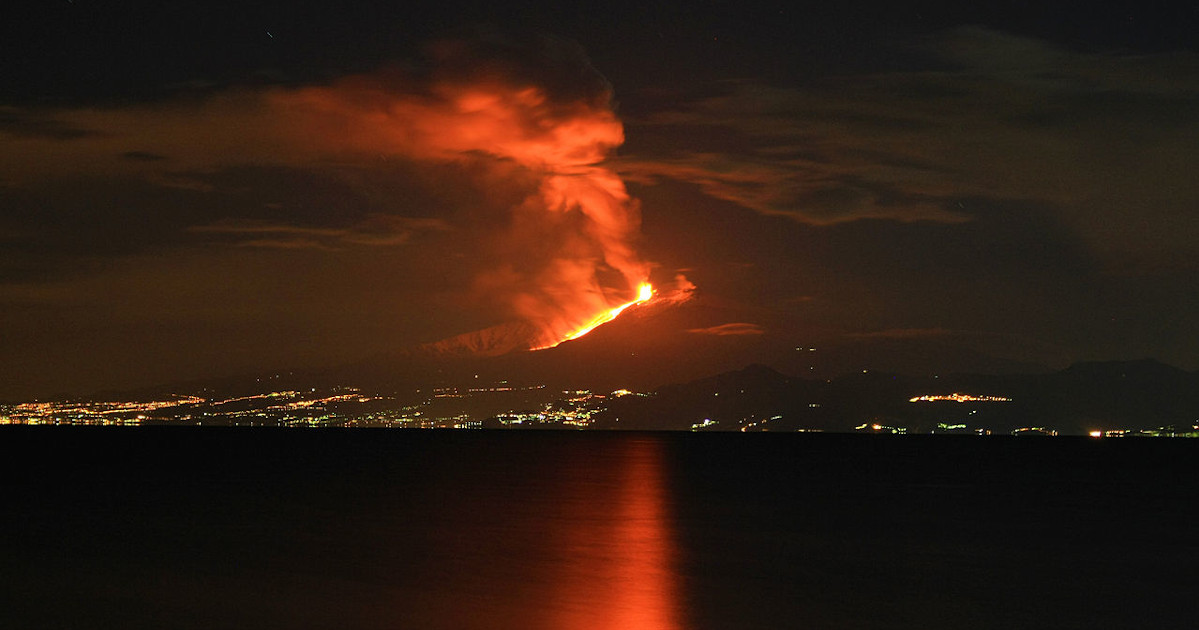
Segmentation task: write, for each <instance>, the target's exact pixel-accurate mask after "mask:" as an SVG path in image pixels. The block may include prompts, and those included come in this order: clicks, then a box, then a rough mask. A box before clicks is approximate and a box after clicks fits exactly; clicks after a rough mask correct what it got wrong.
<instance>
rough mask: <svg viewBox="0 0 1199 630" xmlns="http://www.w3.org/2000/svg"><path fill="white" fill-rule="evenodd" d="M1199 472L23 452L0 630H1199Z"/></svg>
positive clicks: (1169, 451) (1164, 450) (743, 455)
mask: <svg viewBox="0 0 1199 630" xmlns="http://www.w3.org/2000/svg"><path fill="white" fill-rule="evenodd" d="M1197 451H1199V441H1190V440H1165V439H1159V440H1152V439H1143V440H1102V441H1100V440H1084V439H1068V438H1056V439H1037V438H1030V439H1017V438H948V437H942V438H938V437H879V436H832V435H768V434H756V435H753V434H751V435H744V434H726V435H720V434H698V435H697V434H605V433H515V432H512V433H503V432H495V433H493V432H486V433H485V432H409V431H385V430H345V431H337V430H317V431H298V430H263V431H256V430H253V429H249V430H247V429H226V430H220V429H217V430H213V429H196V428H191V429H174V428H163V429H148V428H141V429H123V430H113V429H85V428H70V429H63V428H42V429H37V428H5V430H4V431H0V455H2V456H3V458H4V460H3V463H0V473H3V482H0V483H2V486H0V487H3V489H4V498H5V504H6V505H5V512H4V521H3V539H2V541H0V553H2V555H0V561H2V562H0V586H2V588H0V627H3V628H205V629H215V628H281V629H291V628H297V629H298V628H390V629H397V628H421V629H446V630H449V629H456V630H457V629H476V628H477V629H489V630H491V629H495V630H507V629H546V630H551V629H552V630H565V629H571V630H588V629H624V630H651V629H652V630H672V629H692V628H695V629H699V628H705V629H714V630H717V629H721V630H722V629H729V630H735V629H742V628H922V629H930V628H932V629H935V628H1080V629H1081V628H1087V629H1091V628H1185V627H1194V626H1193V622H1194V617H1195V615H1194V612H1195V611H1194V605H1193V603H1192V602H1193V601H1194V593H1195V589H1196V588H1197V582H1196V579H1197V578H1199V526H1197V525H1196V517H1197V516H1199V481H1197V479H1196V477H1195V473H1196V472H1197V470H1196V465H1195V462H1196V458H1195V456H1196V454H1197Z"/></svg>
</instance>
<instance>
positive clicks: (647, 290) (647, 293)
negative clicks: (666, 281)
mask: <svg viewBox="0 0 1199 630" xmlns="http://www.w3.org/2000/svg"><path fill="white" fill-rule="evenodd" d="M653 297H654V287H653V286H652V285H650V283H648V282H642V283H641V286H640V287H638V288H637V298H636V299H634V300H630V301H628V302H625V303H624V304H621V305H620V306H617V307H616V308H612V309H608V310H607V311H604V312H602V313H600V314H599V315H596V316H595V317H593V318H592V319H591V321H589V322H587V323H586V324H584V325H583V326H581V327H579V328H578V329H576V330H575V331H573V332H571V333H569V334H567V335H566V336H565V337H563V338H562V339H561V340H559V341H557V342H555V343H552V344H549V345H546V346H541V347H538V348H533V350H545V349H548V348H553V347H554V346H557V345H558V344H560V343H562V342H564V341H570V340H571V339H578V338H579V337H582V336H583V335H586V334H587V333H589V332H591V331H593V330H595V329H596V328H599V327H600V326H602V325H604V324H607V323H608V322H610V321H612V320H614V319H616V318H617V317H619V316H620V314H621V313H623V312H624V311H625V309H627V308H629V307H630V306H633V305H636V304H642V303H645V302H648V301H649V300H651V299H653Z"/></svg>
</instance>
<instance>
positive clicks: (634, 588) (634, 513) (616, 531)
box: [547, 438, 682, 630]
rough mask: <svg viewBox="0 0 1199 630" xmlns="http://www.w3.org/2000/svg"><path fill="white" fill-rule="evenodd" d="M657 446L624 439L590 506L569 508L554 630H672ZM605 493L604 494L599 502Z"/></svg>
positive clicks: (671, 558)
mask: <svg viewBox="0 0 1199 630" xmlns="http://www.w3.org/2000/svg"><path fill="white" fill-rule="evenodd" d="M662 449H663V444H662V443H661V442H659V441H657V440H654V439H652V438H651V439H645V440H630V441H629V442H627V443H626V448H625V449H622V450H623V451H624V452H623V453H622V456H621V457H619V458H618V461H616V462H612V463H613V464H614V465H617V466H620V468H619V472H618V473H616V474H614V475H613V477H616V478H619V482H618V483H616V484H613V486H611V487H609V488H602V487H600V486H594V487H593V488H592V489H593V490H599V492H598V493H597V494H599V495H601V496H596V497H594V498H595V499H596V500H595V501H581V502H571V504H572V505H573V506H574V509H572V510H571V511H572V512H574V513H572V514H566V515H565V516H566V518H565V519H564V520H565V523H568V524H570V525H572V526H574V529H573V531H572V532H570V533H568V535H567V537H566V538H567V541H566V542H568V544H567V545H566V546H565V548H566V549H567V550H568V552H569V553H570V556H571V557H570V558H569V561H568V562H565V563H563V564H562V565H560V574H559V575H557V576H555V578H556V579H555V582H556V588H555V590H556V591H557V593H558V597H557V598H556V599H557V600H558V601H557V602H556V603H557V605H555V606H552V607H551V608H549V609H548V610H547V612H549V613H550V614H551V618H550V619H549V622H550V623H549V624H548V626H549V627H550V628H553V629H554V630H678V629H679V628H681V627H682V626H681V625H680V623H679V602H678V590H679V589H678V577H677V576H678V574H677V572H676V568H675V548H674V542H673V538H672V535H671V525H670V522H669V510H668V502H667V499H668V497H669V492H668V489H667V487H666V479H665V472H664V465H663V452H662ZM603 495H607V496H603Z"/></svg>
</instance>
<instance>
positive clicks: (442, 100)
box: [279, 41, 649, 354]
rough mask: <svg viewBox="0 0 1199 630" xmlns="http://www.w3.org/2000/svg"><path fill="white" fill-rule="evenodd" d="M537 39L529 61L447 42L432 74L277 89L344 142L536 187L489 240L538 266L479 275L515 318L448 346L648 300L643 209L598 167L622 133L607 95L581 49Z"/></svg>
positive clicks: (481, 344)
mask: <svg viewBox="0 0 1199 630" xmlns="http://www.w3.org/2000/svg"><path fill="white" fill-rule="evenodd" d="M538 45H539V46H540V47H539V48H538V49H537V51H536V54H535V55H529V54H528V51H527V50H526V48H527V47H513V46H510V45H506V44H503V43H502V42H501V43H497V42H494V41H492V42H487V43H484V44H480V43H478V42H473V43H449V44H441V45H439V46H438V47H437V48H435V49H434V51H435V55H436V56H437V63H436V64H435V66H436V67H437V68H439V70H437V71H435V72H434V73H432V77H431V78H423V79H419V80H414V79H411V78H410V77H409V76H407V75H404V74H400V73H396V74H392V75H390V76H383V75H375V76H370V77H355V78H350V79H345V80H342V81H340V82H338V83H336V84H333V85H331V86H328V87H319V88H307V89H303V90H298V91H294V92H288V93H286V94H282V95H279V98H280V104H281V105H282V110H283V111H286V112H289V113H290V114H292V115H295V114H297V113H298V114H299V115H301V116H303V117H304V118H305V120H303V121H301V122H302V124H303V125H304V128H308V129H314V130H317V133H318V134H319V135H320V136H321V137H325V138H336V139H337V140H336V141H337V142H338V143H339V144H342V145H343V146H344V145H345V143H348V144H349V145H350V146H352V147H353V148H354V149H355V150H359V151H370V152H372V153H378V154H382V155H397V156H401V157H404V158H406V159H411V160H416V161H434V162H443V163H444V162H469V163H472V164H477V163H478V162H479V161H480V159H482V160H483V161H484V162H490V163H491V164H492V165H493V166H494V167H495V168H497V169H498V168H500V167H501V166H503V167H505V168H508V169H511V168H512V166H513V165H516V166H517V167H518V170H520V171H522V172H521V175H522V176H525V177H531V178H532V179H533V181H534V182H535V185H534V189H535V192H534V193H533V194H531V195H530V196H529V198H527V199H525V200H524V202H523V203H521V204H519V205H518V207H516V208H513V209H512V211H513V213H514V217H513V220H512V222H511V224H510V227H509V228H507V230H508V233H505V234H497V235H495V238H496V239H504V240H507V241H508V242H513V243H521V244H523V245H524V246H525V249H526V250H527V249H536V250H538V253H537V255H535V256H532V257H531V258H532V259H534V260H535V261H536V262H535V263H532V264H530V263H528V262H527V260H525V259H522V262H521V264H519V265H518V264H513V263H512V261H506V260H496V261H495V271H494V273H488V274H485V275H486V278H481V279H480V282H479V283H478V284H479V286H478V288H479V290H480V291H482V292H485V293H490V294H492V295H490V296H486V297H490V298H492V299H493V300H494V299H497V298H498V300H499V301H501V302H504V303H506V304H507V305H508V308H509V309H510V313H509V316H510V317H511V318H513V319H515V320H516V321H515V322H513V323H512V324H509V325H504V326H501V327H500V328H499V329H496V330H485V331H480V332H478V333H470V334H467V335H464V336H462V337H458V338H454V339H449V340H446V341H444V342H442V343H441V344H439V345H442V346H445V347H446V349H452V347H457V348H458V349H459V350H469V351H471V352H474V353H484V354H496V353H500V352H504V351H507V350H511V349H517V348H521V347H523V348H540V347H548V346H552V345H555V344H557V343H559V342H561V341H563V340H565V339H567V338H570V337H571V335H572V334H573V333H575V332H576V331H578V330H580V329H581V328H583V327H586V326H587V325H588V324H589V323H591V322H593V321H594V320H596V318H597V317H600V316H601V315H603V314H604V313H607V312H609V311H610V310H612V309H615V308H619V307H621V306H622V305H625V304H627V303H629V302H630V301H634V302H635V301H638V300H639V299H640V298H642V297H644V296H643V295H642V293H641V292H642V291H645V290H646V289H642V288H641V287H642V285H643V284H645V282H646V280H647V279H648V276H649V266H648V265H647V263H646V262H645V261H643V260H641V258H640V257H639V256H638V254H637V252H636V250H635V248H634V244H633V241H634V240H635V238H636V237H637V236H638V234H639V230H640V214H639V211H638V208H637V205H636V203H635V202H634V201H633V200H631V199H630V198H629V195H628V192H627V191H626V190H625V186H624V183H623V182H622V181H621V180H620V178H619V177H617V176H616V174H615V173H613V172H612V171H611V170H609V169H608V168H607V167H605V166H604V165H603V161H604V160H605V158H606V157H607V156H608V154H609V152H610V151H611V150H612V149H613V148H615V147H617V146H619V145H620V144H621V143H622V142H623V141H624V131H623V128H622V126H621V123H620V121H619V120H618V119H617V117H616V115H615V113H614V112H613V110H612V104H611V91H610V89H609V87H608V85H607V83H606V82H605V81H603V80H602V79H601V78H600V77H599V76H598V75H597V74H596V73H595V72H594V70H592V69H591V68H590V67H589V66H588V65H586V60H585V59H584V58H583V57H582V55H581V53H579V52H578V50H577V48H575V47H572V46H570V45H567V44H564V43H562V42H554V41H549V42H547V41H541V42H538ZM530 58H532V59H534V60H535V63H530V62H529V59H530ZM522 231H523V232H528V234H522V233H521V232H522ZM512 249H516V248H515V247H513V248H512ZM526 258H527V257H526Z"/></svg>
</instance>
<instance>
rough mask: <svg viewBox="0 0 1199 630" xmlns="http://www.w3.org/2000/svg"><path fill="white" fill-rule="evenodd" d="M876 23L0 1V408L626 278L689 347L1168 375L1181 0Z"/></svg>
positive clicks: (1188, 216)
mask: <svg viewBox="0 0 1199 630" xmlns="http://www.w3.org/2000/svg"><path fill="white" fill-rule="evenodd" d="M891 4H892V3H874V4H854V5H843V4H842V3H819V4H817V3H794V2H785V3H776V4H767V3H755V2H750V3H746V2H728V3H722V2H703V3H673V2H671V3H660V2H627V3H625V2H617V3H610V2H608V3H580V4H579V5H578V6H572V5H570V4H569V3H549V2H539V3H485V2H478V3H457V2H449V3H444V2H442V3H436V5H435V6H420V5H412V4H411V3H401V2H379V1H375V2H367V3H334V2H327V3H305V2H253V3H221V2H212V1H208V2H187V1H184V2H171V3H150V2H115V1H113V2H103V1H98V0H97V1H93V0H75V1H74V2H68V1H65V0H64V1H44V2H28V3H25V2H18V3H15V5H14V4H13V3H9V4H6V5H5V8H3V9H0V58H2V59H3V60H4V61H3V64H2V65H0V366H2V367H0V399H4V398H28V397H33V396H43V395H47V394H49V393H54V392H72V393H87V392H90V391H95V390H99V389H104V388H112V387H135V386H140V385H149V384H154V383H160V382H170V381H176V380H184V379H197V378H206V377H216V376H225V375H235V374H242V373H253V372H255V371H262V370H275V369H280V368H292V367H295V368H302V367H319V366H323V365H333V364H337V363H341V362H350V361H355V360H357V359H360V358H363V357H366V356H369V355H371V354H373V353H377V352H380V351H388V350H399V349H403V348H411V347H415V346H418V345H420V344H429V343H433V342H437V341H439V340H445V339H451V338H454V337H455V336H456V335H460V334H462V333H470V332H472V331H480V330H483V331H486V330H495V329H496V327H497V326H499V327H503V326H509V327H510V328H509V329H512V330H533V331H538V332H535V333H530V334H532V335H533V336H532V337H530V338H529V339H528V340H527V342H528V343H529V344H533V345H536V343H537V334H542V333H545V331H547V330H551V329H553V330H556V328H555V327H561V326H564V325H566V324H564V323H563V322H569V321H570V320H571V318H572V317H576V316H577V313H578V312H581V311H582V310H585V309H587V308H591V309H592V310H595V308H596V306H597V305H599V306H605V305H616V304H618V303H621V302H623V301H625V300H628V299H631V297H632V296H633V295H635V294H636V281H637V280H639V279H645V278H648V279H649V280H650V281H651V282H653V283H654V285H655V287H657V288H658V290H659V291H660V295H662V296H667V295H676V294H678V293H679V292H680V291H681V290H682V289H685V288H688V287H690V286H691V285H692V284H693V285H694V286H695V287H696V289H695V290H694V291H693V292H692V293H691V294H690V295H691V300H690V301H689V302H688V303H686V304H682V305H679V306H677V307H675V308H676V310H678V312H685V313H686V316H677V317H673V318H664V319H663V323H662V324H661V326H662V327H665V326H668V325H669V326H675V329H674V330H670V331H659V333H660V334H672V335H676V336H677V337H678V338H679V339H682V340H686V339H693V340H695V343H702V342H703V341H704V340H707V339H712V338H717V337H719V338H721V343H727V344H738V343H745V344H757V346H760V345H761V344H763V343H769V344H774V345H777V346H779V347H791V346H804V347H807V346H813V345H819V346H821V347H822V348H824V347H828V348H837V347H849V346H855V344H856V345H857V346H862V345H863V344H865V345H866V346H868V347H872V346H874V345H877V346H879V347H880V348H881V347H884V346H885V347H889V348H892V349H894V348H895V347H897V346H895V345H893V344H894V343H900V344H909V345H905V346H903V347H905V348H912V347H934V346H935V347H938V348H958V349H961V350H962V351H963V352H965V353H967V354H968V355H969V356H977V357H980V359H979V360H980V363H979V365H980V366H981V365H983V364H984V363H985V362H986V360H1003V361H1010V362H1013V363H1023V364H1039V365H1044V366H1047V367H1064V366H1066V365H1069V364H1070V363H1073V362H1076V361H1084V360H1108V359H1135V358H1143V357H1153V358H1157V359H1160V360H1162V361H1165V362H1167V363H1171V364H1174V365H1177V366H1179V367H1182V368H1185V369H1188V370H1194V369H1199V317H1196V316H1195V313H1197V312H1199V286H1197V285H1199V282H1197V281H1196V278H1199V255H1197V254H1199V177H1197V176H1196V164H1199V50H1197V49H1199V37H1195V35H1194V34H1195V33H1197V32H1199V8H1196V6H1195V5H1194V4H1193V3H1176V4H1156V5H1152V4H1150V3H1144V2H1124V3H1106V4H1096V3H1082V2H1079V3H1069V4H1064V3H1059V4H1053V5H1050V6H1036V7H1030V8H1026V9H1023V10H1019V11H1013V10H1011V9H1010V8H1009V7H1002V6H987V7H983V8H974V7H964V6H963V7H953V8H947V7H941V6H937V5H935V4H932V3H915V4H909V5H908V6H905V7H895V6H891ZM963 4H967V5H968V4H974V3H963ZM626 192H627V198H626ZM680 322H683V323H680ZM513 326H515V328H511V327H513ZM646 330H649V328H647V329H646ZM887 344H892V345H887ZM757 346H755V347H757ZM881 352H882V350H880V353H881ZM879 356H880V361H882V358H881V357H882V356H883V355H882V354H880V355H879ZM963 356H967V355H963ZM917 358H918V357H917ZM983 358H985V360H984V359H983ZM901 359H902V356H901V357H900V358H898V359H897V358H896V357H895V356H890V357H888V358H887V359H886V360H887V361H889V362H890V363H891V364H892V365H894V366H895V367H896V368H904V367H911V368H912V369H925V368H930V366H929V365H927V362H925V363H920V362H919V361H913V362H912V363H911V364H910V365H907V366H905V364H904V363H903V361H902V360H901ZM715 367H716V366H713V368H714V369H715ZM931 367H935V366H931Z"/></svg>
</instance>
